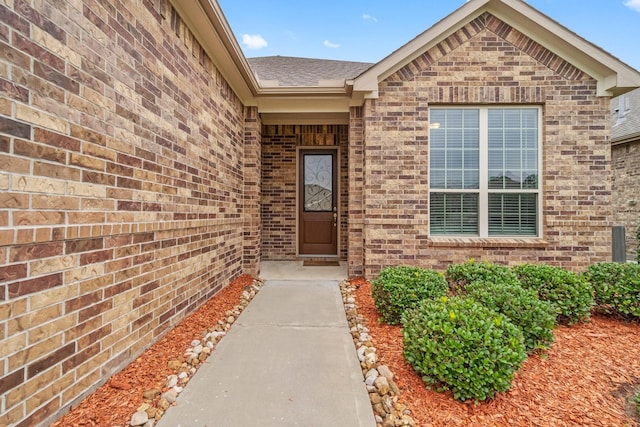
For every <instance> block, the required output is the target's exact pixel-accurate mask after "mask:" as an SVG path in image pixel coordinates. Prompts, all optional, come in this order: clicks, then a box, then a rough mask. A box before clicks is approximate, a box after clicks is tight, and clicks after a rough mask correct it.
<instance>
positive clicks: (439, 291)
mask: <svg viewBox="0 0 640 427" xmlns="http://www.w3.org/2000/svg"><path fill="white" fill-rule="evenodd" d="M446 292H447V281H446V280H445V279H444V276H443V275H442V274H441V273H438V272H435V271H433V270H427V269H424V268H419V267H411V266H399V267H387V268H385V269H383V270H382V271H381V272H380V275H379V276H378V277H377V278H376V279H375V280H373V282H371V294H372V296H373V299H374V302H375V304H376V308H377V309H378V312H380V314H381V315H382V320H383V321H384V322H385V323H388V324H390V325H396V324H398V323H400V317H401V316H402V313H404V312H405V310H407V309H409V308H413V307H415V306H416V305H417V304H418V303H419V302H420V301H422V300H423V299H427V298H437V297H440V296H442V295H445V294H446Z"/></svg>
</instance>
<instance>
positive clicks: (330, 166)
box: [298, 150, 338, 255]
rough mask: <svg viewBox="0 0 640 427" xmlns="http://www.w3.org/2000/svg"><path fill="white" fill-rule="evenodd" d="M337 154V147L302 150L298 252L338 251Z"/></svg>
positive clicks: (316, 253)
mask: <svg viewBox="0 0 640 427" xmlns="http://www.w3.org/2000/svg"><path fill="white" fill-rule="evenodd" d="M336 159H337V155H336V151H335V150H301V151H300V157H299V159H298V161H299V165H300V174H299V176H300V180H301V182H300V184H299V187H300V197H299V205H300V207H299V229H298V238H299V246H298V252H299V254H300V255H337V253H338V243H337V242H338V209H337V197H336V187H337V185H336V184H337V176H338V173H337V162H336Z"/></svg>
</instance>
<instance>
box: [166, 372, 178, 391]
mask: <svg viewBox="0 0 640 427" xmlns="http://www.w3.org/2000/svg"><path fill="white" fill-rule="evenodd" d="M176 384H178V376H177V375H169V376H168V377H167V387H169V388H171V387H173V386H174V385H176Z"/></svg>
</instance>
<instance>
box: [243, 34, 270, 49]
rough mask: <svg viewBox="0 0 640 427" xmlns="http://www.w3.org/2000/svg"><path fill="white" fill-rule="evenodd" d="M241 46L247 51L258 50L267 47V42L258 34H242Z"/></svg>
mask: <svg viewBox="0 0 640 427" xmlns="http://www.w3.org/2000/svg"><path fill="white" fill-rule="evenodd" d="M242 44H244V45H245V46H246V47H247V49H252V50H258V49H262V48H263V47H267V41H266V40H265V39H263V38H262V36H261V35H260V34H243V35H242Z"/></svg>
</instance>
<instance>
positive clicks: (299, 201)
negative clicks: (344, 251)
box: [295, 145, 341, 258]
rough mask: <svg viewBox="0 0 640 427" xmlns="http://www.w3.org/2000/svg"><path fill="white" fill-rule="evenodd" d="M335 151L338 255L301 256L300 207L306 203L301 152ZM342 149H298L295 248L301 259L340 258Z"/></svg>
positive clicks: (334, 147) (328, 146)
mask: <svg viewBox="0 0 640 427" xmlns="http://www.w3.org/2000/svg"><path fill="white" fill-rule="evenodd" d="M314 150H317V151H333V152H334V153H335V156H334V159H335V164H334V165H333V167H334V168H336V177H337V179H336V182H335V184H334V191H335V195H334V196H335V197H336V203H335V206H336V209H337V212H336V213H337V215H338V216H337V219H336V222H337V224H336V253H335V254H317V255H314V254H301V253H300V222H301V221H300V210H301V209H300V207H301V206H300V205H301V204H302V203H304V201H303V200H302V199H301V197H300V192H301V188H300V187H301V185H302V181H301V178H302V177H301V176H300V166H301V165H300V161H301V156H300V152H301V151H314ZM340 164H341V163H340V147H339V146H336V145H311V146H297V147H296V240H295V246H296V256H297V257H299V258H339V257H340V223H341V211H340V203H341V200H340V195H341V192H340V184H341V182H340V175H341V174H340V172H341V170H340Z"/></svg>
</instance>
